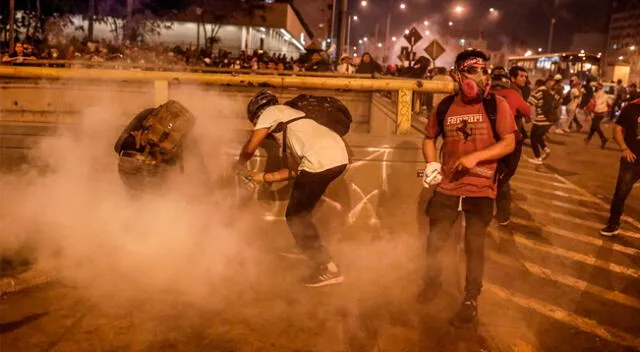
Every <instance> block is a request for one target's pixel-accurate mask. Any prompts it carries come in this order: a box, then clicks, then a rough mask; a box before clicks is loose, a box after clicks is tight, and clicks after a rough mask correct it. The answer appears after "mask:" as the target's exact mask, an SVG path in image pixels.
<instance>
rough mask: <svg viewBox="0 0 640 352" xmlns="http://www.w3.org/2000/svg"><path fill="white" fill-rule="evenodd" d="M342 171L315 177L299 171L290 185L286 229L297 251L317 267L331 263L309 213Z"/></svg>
mask: <svg viewBox="0 0 640 352" xmlns="http://www.w3.org/2000/svg"><path fill="white" fill-rule="evenodd" d="M346 168H347V165H340V166H336V167H334V168H331V169H327V170H324V171H322V172H317V173H313V172H307V171H304V170H303V171H300V173H299V174H298V177H296V179H295V181H294V182H293V190H292V191H291V198H290V199H289V205H287V211H286V213H285V217H286V219H287V225H289V230H291V233H292V234H293V238H294V239H295V241H296V244H297V245H298V247H299V248H300V249H301V250H302V251H303V252H304V253H305V254H306V255H307V256H308V257H309V259H310V260H311V261H313V262H314V263H315V264H317V265H324V264H327V263H329V262H331V257H330V256H329V252H327V249H326V248H325V246H324V245H323V244H322V240H321V239H320V233H319V232H318V229H317V228H316V225H315V224H314V223H313V219H312V217H311V213H312V211H313V208H315V206H316V204H317V203H318V201H319V200H320V198H321V197H322V194H324V191H326V189H327V187H329V184H331V182H333V180H335V179H336V178H338V177H339V176H340V175H341V174H342V173H343V172H344V170H345V169H346Z"/></svg>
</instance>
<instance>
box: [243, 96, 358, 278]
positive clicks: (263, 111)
mask: <svg viewBox="0 0 640 352" xmlns="http://www.w3.org/2000/svg"><path fill="white" fill-rule="evenodd" d="M247 115H248V118H249V121H251V123H252V124H253V125H254V129H253V132H252V134H251V137H250V138H249V140H248V141H247V142H246V143H245V145H244V146H243V147H242V151H241V152H240V156H239V160H238V166H239V167H241V168H245V165H246V163H247V161H248V160H249V159H251V157H253V155H254V153H255V151H256V150H257V149H258V146H260V144H261V143H262V141H263V140H264V139H265V138H266V137H267V136H268V135H269V134H273V136H274V137H275V138H276V140H278V142H279V143H280V145H282V146H283V151H285V153H284V155H283V157H285V158H286V159H287V160H288V163H287V167H285V168H282V169H280V170H278V171H275V172H270V173H255V174H252V175H251V177H252V178H253V180H255V181H256V182H277V181H285V180H289V179H293V178H295V181H294V182H293V190H292V192H291V197H290V199H289V204H288V206H287V210H286V214H285V216H286V219H287V225H288V226H289V230H290V231H291V233H292V234H293V237H294V239H295V242H296V248H295V249H293V250H292V251H291V252H290V253H289V252H287V253H282V254H283V255H289V256H295V255H297V256H302V255H304V256H306V257H308V258H309V259H310V260H311V261H312V262H313V263H314V265H315V270H314V271H313V272H312V273H311V275H310V276H309V277H308V278H307V279H305V280H304V281H303V283H302V284H303V285H305V286H309V287H318V286H325V285H330V284H336V283H340V282H342V281H343V279H344V278H343V276H342V274H341V273H340V270H339V269H338V267H337V265H336V264H335V263H334V262H333V261H332V259H331V256H330V255H329V253H328V251H327V249H326V248H325V246H324V245H323V243H322V240H321V238H320V234H319V232H318V229H317V228H316V226H315V224H314V223H313V221H312V218H311V212H312V211H313V209H314V207H315V206H316V204H317V203H318V201H319V200H320V198H321V197H322V195H323V193H324V192H325V190H326V189H327V187H328V186H329V184H331V182H332V181H333V180H335V179H336V178H338V177H339V176H340V175H341V174H342V173H343V172H344V171H345V169H346V168H347V165H348V163H349V157H348V154H347V149H346V145H345V143H344V141H343V140H342V138H341V137H340V135H338V134H337V133H336V132H334V131H332V130H331V129H329V128H327V127H325V126H323V125H321V124H319V123H318V122H316V121H314V120H312V119H311V118H308V116H307V118H305V113H304V112H302V111H301V110H297V109H294V108H292V107H290V106H287V105H280V104H279V102H278V98H277V97H276V96H275V95H274V94H272V93H271V92H269V91H266V90H263V91H261V92H259V93H258V94H257V95H256V96H255V97H253V99H251V101H250V102H249V105H248V107H247ZM287 149H289V152H287Z"/></svg>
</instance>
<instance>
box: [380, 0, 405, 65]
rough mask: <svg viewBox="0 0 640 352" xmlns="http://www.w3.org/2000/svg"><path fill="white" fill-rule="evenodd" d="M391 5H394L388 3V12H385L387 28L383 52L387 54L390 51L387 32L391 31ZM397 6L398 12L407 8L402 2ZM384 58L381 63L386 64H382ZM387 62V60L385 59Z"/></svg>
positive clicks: (391, 2) (390, 2)
mask: <svg viewBox="0 0 640 352" xmlns="http://www.w3.org/2000/svg"><path fill="white" fill-rule="evenodd" d="M393 3H394V2H393V1H389V4H390V8H389V11H388V12H387V28H386V31H385V35H384V50H385V52H386V53H387V54H388V53H389V51H390V49H391V48H390V44H389V32H390V31H391V14H392V13H393ZM398 6H399V7H400V10H406V8H407V5H405V3H404V2H401V3H400V4H399V5H398ZM384 57H385V55H383V56H382V58H383V63H385V64H386V62H384ZM387 61H389V60H388V59H387Z"/></svg>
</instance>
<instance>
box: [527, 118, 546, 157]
mask: <svg viewBox="0 0 640 352" xmlns="http://www.w3.org/2000/svg"><path fill="white" fill-rule="evenodd" d="M550 128H551V125H536V124H534V125H533V127H531V149H533V155H535V156H536V158H539V157H540V149H541V148H542V149H544V148H546V147H547V144H546V143H545V142H544V135H545V134H547V132H549V129H550Z"/></svg>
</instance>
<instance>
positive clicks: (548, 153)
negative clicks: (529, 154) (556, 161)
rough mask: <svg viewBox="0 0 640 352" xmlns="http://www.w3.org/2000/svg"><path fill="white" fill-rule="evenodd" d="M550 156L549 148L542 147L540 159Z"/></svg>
mask: <svg viewBox="0 0 640 352" xmlns="http://www.w3.org/2000/svg"><path fill="white" fill-rule="evenodd" d="M550 156H551V149H549V148H544V150H543V151H542V156H541V157H540V159H541V160H547V159H548V158H549V157H550Z"/></svg>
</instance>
